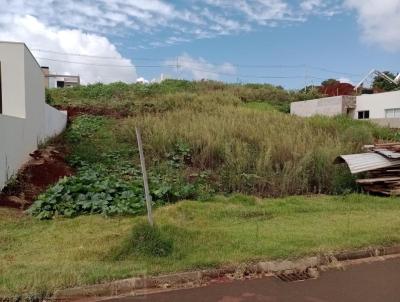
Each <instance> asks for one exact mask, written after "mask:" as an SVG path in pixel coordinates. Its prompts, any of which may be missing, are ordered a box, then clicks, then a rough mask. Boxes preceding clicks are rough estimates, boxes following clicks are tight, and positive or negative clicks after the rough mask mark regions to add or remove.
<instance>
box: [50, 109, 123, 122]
mask: <svg viewBox="0 0 400 302" xmlns="http://www.w3.org/2000/svg"><path fill="white" fill-rule="evenodd" d="M56 108H57V109H59V110H65V111H67V112H68V119H69V120H71V119H74V118H75V117H77V116H79V115H84V114H89V115H102V116H109V117H113V118H124V117H127V116H128V115H129V112H128V111H126V112H122V111H118V110H116V109H109V108H95V107H72V106H66V107H65V106H56Z"/></svg>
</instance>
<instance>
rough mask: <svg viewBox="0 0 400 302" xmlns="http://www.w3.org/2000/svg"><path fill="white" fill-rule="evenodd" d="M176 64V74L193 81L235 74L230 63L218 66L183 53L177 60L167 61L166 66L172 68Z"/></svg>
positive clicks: (215, 78)
mask: <svg viewBox="0 0 400 302" xmlns="http://www.w3.org/2000/svg"><path fill="white" fill-rule="evenodd" d="M176 64H178V72H179V73H181V74H180V75H181V76H182V75H187V76H189V77H191V78H193V79H194V80H201V79H209V80H217V79H219V78H220V77H223V76H231V75H235V74H236V68H235V66H233V65H232V64H230V63H223V64H220V65H216V64H212V63H210V62H207V61H206V60H205V59H203V58H193V57H191V56H189V55H188V54H186V53H184V54H183V55H181V56H179V57H178V58H177V59H171V60H167V61H166V62H165V65H166V66H170V67H171V66H174V65H176Z"/></svg>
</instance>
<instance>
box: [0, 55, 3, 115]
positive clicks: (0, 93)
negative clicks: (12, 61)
mask: <svg viewBox="0 0 400 302" xmlns="http://www.w3.org/2000/svg"><path fill="white" fill-rule="evenodd" d="M2 113H3V91H2V90H1V62H0V114H2Z"/></svg>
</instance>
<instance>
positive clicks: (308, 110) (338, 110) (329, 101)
mask: <svg viewBox="0 0 400 302" xmlns="http://www.w3.org/2000/svg"><path fill="white" fill-rule="evenodd" d="M290 113H291V114H294V115H297V116H302V117H310V116H313V115H326V116H335V115H339V114H342V113H343V97H342V96H334V97H328V98H321V99H316V100H310V101H303V102H294V103H291V104H290Z"/></svg>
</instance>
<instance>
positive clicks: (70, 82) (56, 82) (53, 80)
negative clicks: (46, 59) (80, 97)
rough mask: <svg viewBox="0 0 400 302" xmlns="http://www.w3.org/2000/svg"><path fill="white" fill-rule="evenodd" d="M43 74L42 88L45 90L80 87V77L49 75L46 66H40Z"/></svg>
mask: <svg viewBox="0 0 400 302" xmlns="http://www.w3.org/2000/svg"><path fill="white" fill-rule="evenodd" d="M41 68H42V72H43V74H44V86H45V87H46V88H64V87H76V86H80V84H81V78H80V76H74V75H62V74H51V73H50V69H49V67H48V66H42V67H41Z"/></svg>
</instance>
